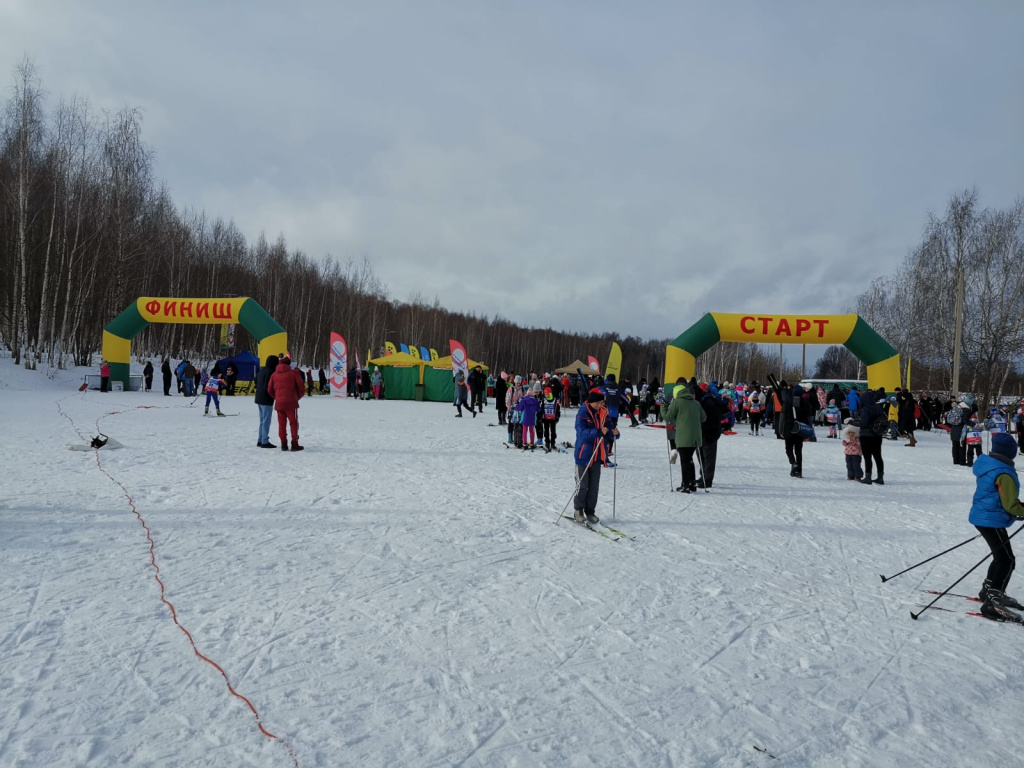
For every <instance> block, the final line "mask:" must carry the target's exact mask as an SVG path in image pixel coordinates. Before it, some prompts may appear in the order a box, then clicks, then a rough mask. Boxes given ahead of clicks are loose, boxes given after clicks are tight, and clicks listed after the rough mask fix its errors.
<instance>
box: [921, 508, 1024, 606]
mask: <svg viewBox="0 0 1024 768" xmlns="http://www.w3.org/2000/svg"><path fill="white" fill-rule="evenodd" d="M1021 530H1024V526H1017V530H1016V531H1014V532H1013V533H1011V534H1010V535H1009V537H1007V539H1006V540H1007V542H1009V540H1010V539H1012V538H1013V537H1014V536H1016V535H1017V534H1018V533H1020V532H1021ZM990 557H992V553H991V552H989V553H988V554H987V555H985V556H984V557H983V558H981V560H979V561H978V562H976V563H975V564H974V565H973V566H971V569H970V570H969V571H967V573H965V574H964V575H963V576H961V577H960V578H959V579H957V580H956V581H954V582H953V583H952V584H950V585H949V586H948V587H946V588H945V589H944V590H942V594H940V595H939V596H938V597H936V598H935V599H934V600H932V601H931V602H930V603H928V605H926V606H925V607H924V608H922V609H921V610H920V611H918V612H917V613H914V612H913V611H911V612H910V618H912V619H917V618H919V617H920V616H921V614H922V613H924V612H925V611H927V610H928V609H929V608H931V607H932V606H933V605H935V603H937V602H938V601H939V600H940V599H941V598H943V597H945V595H946V593H947V592H949V590H951V589H953V587H955V586H956V585H957V584H959V583H960V582H961V581H963V580H964V579H966V578H967V577H968V576H970V575H971V574H972V573H973V572H974V570H975V569H976V568H977V567H978V566H979V565H981V564H982V563H984V562H985V561H986V560H988V559H989V558H990Z"/></svg>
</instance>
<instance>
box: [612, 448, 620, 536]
mask: <svg viewBox="0 0 1024 768" xmlns="http://www.w3.org/2000/svg"><path fill="white" fill-rule="evenodd" d="M613 445H614V443H613ZM618 468H619V453H618V451H616V452H615V464H614V465H613V466H612V520H614V519H615V491H616V487H617V486H616V484H615V478H616V474H615V470H617V469H618Z"/></svg>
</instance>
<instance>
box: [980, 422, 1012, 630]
mask: <svg viewBox="0 0 1024 768" xmlns="http://www.w3.org/2000/svg"><path fill="white" fill-rule="evenodd" d="M1016 455H1017V444H1016V442H1014V439H1013V438H1012V437H1010V436H1009V435H1008V434H1006V433H1005V432H999V433H997V434H995V435H993V436H992V451H991V453H989V454H988V455H987V456H986V455H984V454H982V455H981V456H979V457H978V460H977V461H976V462H975V463H974V476H975V477H976V478H978V486H977V489H976V490H975V491H974V500H973V503H972V504H971V514H970V517H969V518H968V520H969V522H970V523H971V525H973V526H974V527H975V528H977V529H978V531H979V532H980V533H981V535H982V537H984V539H985V543H987V544H988V546H989V549H991V550H992V563H991V565H989V568H988V574H987V576H986V577H985V583H984V584H983V585H982V587H981V593H980V594H979V595H978V597H979V598H980V599H981V600H982V604H981V615H982V616H985V617H986V618H989V619H993V620H994V621H1012V622H1015V623H1017V624H1024V618H1022V617H1021V615H1020V614H1019V613H1017V611H1019V610H1022V609H1024V605H1021V604H1020V603H1019V602H1017V601H1016V600H1014V599H1013V598H1012V597H1010V596H1009V595H1007V594H1006V585H1007V584H1009V582H1010V576H1012V575H1013V568H1014V557H1013V549H1012V548H1011V547H1010V537H1009V536H1008V535H1007V533H1006V529H1007V528H1009V527H1010V526H1011V525H1013V524H1014V523H1015V522H1016V520H1017V518H1021V517H1024V505H1022V504H1021V503H1020V500H1019V499H1018V498H1017V496H1018V494H1019V493H1020V480H1018V478H1017V470H1016V468H1014V466H1013V459H1014V457H1015V456H1016Z"/></svg>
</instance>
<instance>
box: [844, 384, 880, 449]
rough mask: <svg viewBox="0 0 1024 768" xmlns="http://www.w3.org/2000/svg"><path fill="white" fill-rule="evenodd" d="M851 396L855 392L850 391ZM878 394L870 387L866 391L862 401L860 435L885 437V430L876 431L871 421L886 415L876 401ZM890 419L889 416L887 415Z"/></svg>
mask: <svg viewBox="0 0 1024 768" xmlns="http://www.w3.org/2000/svg"><path fill="white" fill-rule="evenodd" d="M850 397H853V393H852V392H851V393H850ZM876 398H877V395H876V394H875V392H874V390H871V389H869V390H868V391H867V392H865V393H864V397H863V398H862V399H861V403H860V436H861V437H862V438H864V437H885V432H884V431H883V432H881V433H878V432H875V431H874V430H872V429H871V422H872V421H874V420H875V419H877V418H878V417H879V416H885V414H883V413H882V408H881V406H879V405H878V403H876V402H875V399H876ZM885 418H886V421H888V417H885Z"/></svg>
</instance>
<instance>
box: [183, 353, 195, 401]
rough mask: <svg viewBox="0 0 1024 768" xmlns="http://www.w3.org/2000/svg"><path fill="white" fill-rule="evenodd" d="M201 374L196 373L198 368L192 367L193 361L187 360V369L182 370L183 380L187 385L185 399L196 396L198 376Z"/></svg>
mask: <svg viewBox="0 0 1024 768" xmlns="http://www.w3.org/2000/svg"><path fill="white" fill-rule="evenodd" d="M198 375H199V373H198V372H197V371H196V367H195V366H194V365H192V361H191V360H185V367H184V368H182V369H181V380H182V383H183V384H184V385H185V397H195V396H196V376H198Z"/></svg>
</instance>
